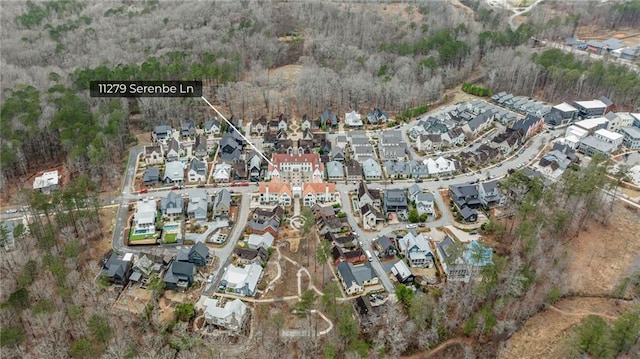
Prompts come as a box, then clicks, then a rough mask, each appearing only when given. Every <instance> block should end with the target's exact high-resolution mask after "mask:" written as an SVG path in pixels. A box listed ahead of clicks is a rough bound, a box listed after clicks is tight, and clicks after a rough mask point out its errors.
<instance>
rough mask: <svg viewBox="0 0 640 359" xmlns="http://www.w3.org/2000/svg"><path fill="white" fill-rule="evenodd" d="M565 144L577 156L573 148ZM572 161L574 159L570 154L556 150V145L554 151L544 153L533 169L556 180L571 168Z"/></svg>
mask: <svg viewBox="0 0 640 359" xmlns="http://www.w3.org/2000/svg"><path fill="white" fill-rule="evenodd" d="M565 146H566V147H567V148H568V149H570V150H571V153H572V154H573V157H574V158H575V153H574V152H573V149H572V148H571V147H569V146H568V145H565ZM572 162H573V161H572V159H571V157H570V156H568V155H567V154H565V153H564V152H562V151H559V150H556V149H555V146H554V150H553V151H551V152H548V153H546V154H544V155H543V156H542V158H541V159H540V161H539V162H538V163H536V164H534V165H533V166H532V167H533V169H535V170H538V171H539V172H540V173H542V174H543V175H544V176H546V177H547V178H550V179H552V180H554V181H555V180H558V179H559V178H560V176H562V174H563V173H564V171H566V170H567V168H569V166H570V165H571V163H572Z"/></svg>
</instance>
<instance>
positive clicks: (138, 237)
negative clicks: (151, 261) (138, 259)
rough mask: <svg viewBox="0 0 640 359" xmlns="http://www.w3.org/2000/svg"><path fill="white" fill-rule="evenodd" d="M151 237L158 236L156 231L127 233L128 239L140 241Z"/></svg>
mask: <svg viewBox="0 0 640 359" xmlns="http://www.w3.org/2000/svg"><path fill="white" fill-rule="evenodd" d="M153 238H158V235H157V234H156V233H154V234H133V233H131V235H129V240H131V241H142V240H145V239H153Z"/></svg>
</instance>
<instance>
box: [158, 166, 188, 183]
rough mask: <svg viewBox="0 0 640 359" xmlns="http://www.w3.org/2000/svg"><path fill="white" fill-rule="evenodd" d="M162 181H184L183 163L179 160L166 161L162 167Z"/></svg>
mask: <svg viewBox="0 0 640 359" xmlns="http://www.w3.org/2000/svg"><path fill="white" fill-rule="evenodd" d="M162 181H163V182H164V183H167V184H180V183H183V182H184V165H183V164H182V162H180V161H171V162H168V163H167V164H166V165H165V167H164V176H163V178H162Z"/></svg>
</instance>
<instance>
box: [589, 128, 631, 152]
mask: <svg viewBox="0 0 640 359" xmlns="http://www.w3.org/2000/svg"><path fill="white" fill-rule="evenodd" d="M593 136H594V137H595V138H597V139H599V140H601V141H604V142H607V143H610V144H612V145H613V151H615V150H617V149H618V148H619V147H620V145H622V141H623V139H624V135H622V134H619V133H617V132H611V131H609V130H605V129H600V130H597V131H596V132H595V133H594V135H593Z"/></svg>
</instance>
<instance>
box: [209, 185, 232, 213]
mask: <svg viewBox="0 0 640 359" xmlns="http://www.w3.org/2000/svg"><path fill="white" fill-rule="evenodd" d="M230 210H231V192H229V190H227V189H226V188H224V189H222V190H220V192H218V194H217V195H216V200H215V202H214V203H213V217H214V218H216V217H229V211H230Z"/></svg>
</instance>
